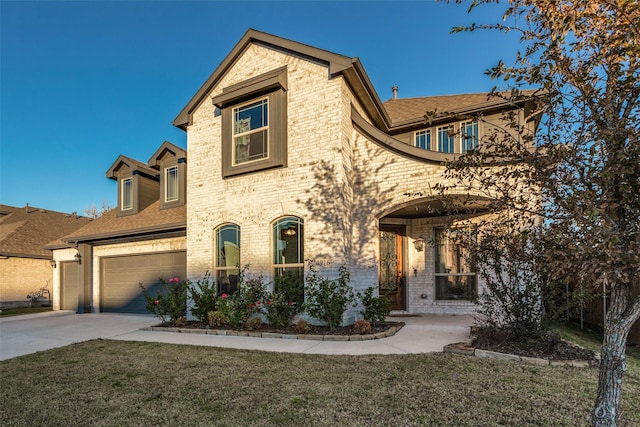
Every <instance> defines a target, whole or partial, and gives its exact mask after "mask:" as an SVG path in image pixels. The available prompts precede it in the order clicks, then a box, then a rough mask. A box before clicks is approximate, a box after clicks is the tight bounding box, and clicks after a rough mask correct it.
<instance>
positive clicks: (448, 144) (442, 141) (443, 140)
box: [438, 126, 455, 153]
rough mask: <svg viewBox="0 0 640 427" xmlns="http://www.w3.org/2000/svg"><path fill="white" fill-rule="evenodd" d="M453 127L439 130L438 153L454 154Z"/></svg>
mask: <svg viewBox="0 0 640 427" xmlns="http://www.w3.org/2000/svg"><path fill="white" fill-rule="evenodd" d="M454 141H455V137H454V135H453V126H445V127H441V128H438V151H440V152H442V153H453V152H454Z"/></svg>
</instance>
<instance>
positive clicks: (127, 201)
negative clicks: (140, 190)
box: [122, 178, 133, 210]
mask: <svg viewBox="0 0 640 427" xmlns="http://www.w3.org/2000/svg"><path fill="white" fill-rule="evenodd" d="M131 208H133V179H132V178H127V179H123V180H122V210H126V209H131Z"/></svg>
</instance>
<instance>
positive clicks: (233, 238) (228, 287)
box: [213, 224, 240, 294]
mask: <svg viewBox="0 0 640 427" xmlns="http://www.w3.org/2000/svg"><path fill="white" fill-rule="evenodd" d="M215 240H216V241H215V247H214V252H215V264H214V268H213V270H214V277H215V280H216V283H217V284H218V293H219V294H223V293H226V294H233V293H234V292H236V291H237V290H238V275H239V274H240V227H239V226H237V225H235V224H224V225H221V226H220V227H218V228H217V229H216V231H215Z"/></svg>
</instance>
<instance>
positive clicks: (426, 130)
mask: <svg viewBox="0 0 640 427" xmlns="http://www.w3.org/2000/svg"><path fill="white" fill-rule="evenodd" d="M421 134H425V135H429V145H430V147H429V148H426V147H425V148H422V147H420V146H419V145H418V136H420V135H421ZM431 136H432V132H431V128H429V129H423V130H419V131H416V132H414V133H413V145H414V146H415V147H417V148H420V149H422V150H427V151H434V150H433V139H432V138H431ZM425 145H426V144H425Z"/></svg>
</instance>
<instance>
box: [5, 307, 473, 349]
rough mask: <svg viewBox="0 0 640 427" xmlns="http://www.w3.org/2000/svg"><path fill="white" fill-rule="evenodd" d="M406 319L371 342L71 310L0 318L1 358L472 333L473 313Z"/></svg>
mask: <svg viewBox="0 0 640 427" xmlns="http://www.w3.org/2000/svg"><path fill="white" fill-rule="evenodd" d="M389 320H392V321H398V322H405V326H404V327H403V328H402V329H401V330H400V331H398V333H396V334H395V335H394V336H392V337H389V338H383V339H378V340H370V341H348V342H342V341H312V340H291V339H279V338H252V337H235V336H221V335H204V334H188V333H176V332H157V331H149V330H141V328H145V327H147V326H151V325H154V324H157V323H158V320H157V319H156V318H154V317H152V316H150V315H146V316H145V315H125V314H106V313H100V314H94V313H92V314H75V313H73V312H70V311H58V312H50V313H41V314H35V315H28V316H16V317H8V318H2V319H0V360H5V359H10V358H12V357H17V356H21V355H24V354H29V353H35V352H37V351H42V350H48V349H51V348H55V347H62V346H65V345H69V344H73V343H77V342H82V341H88V340H91V339H97V338H103V339H115V340H123V341H149V342H162V343H169V344H186V345H201V346H211V347H225V348H236V349H241V350H262V351H276V352H285V353H306V354H410V353H434V352H441V351H442V348H443V347H444V346H445V345H447V344H451V343H455V342H460V341H464V340H465V339H467V338H468V336H469V326H471V325H472V324H473V318H472V316H446V315H421V316H410V317H391V318H390V319H389Z"/></svg>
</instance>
